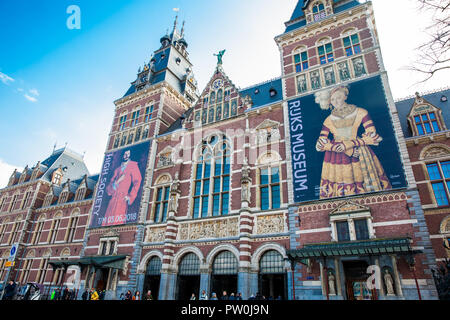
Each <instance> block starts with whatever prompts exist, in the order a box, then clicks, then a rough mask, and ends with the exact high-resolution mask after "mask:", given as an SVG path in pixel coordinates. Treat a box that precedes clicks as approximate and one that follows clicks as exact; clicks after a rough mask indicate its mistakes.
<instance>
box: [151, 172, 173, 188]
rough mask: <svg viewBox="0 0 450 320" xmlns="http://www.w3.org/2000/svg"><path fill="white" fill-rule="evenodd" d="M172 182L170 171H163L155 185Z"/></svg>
mask: <svg viewBox="0 0 450 320" xmlns="http://www.w3.org/2000/svg"><path fill="white" fill-rule="evenodd" d="M170 182H172V177H171V176H170V174H168V173H163V174H162V175H160V176H159V177H158V178H157V179H156V180H155V186H157V185H162V184H167V183H170Z"/></svg>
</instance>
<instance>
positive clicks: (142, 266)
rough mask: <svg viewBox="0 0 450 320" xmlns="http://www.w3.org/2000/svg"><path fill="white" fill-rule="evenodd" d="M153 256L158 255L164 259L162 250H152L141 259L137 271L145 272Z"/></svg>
mask: <svg viewBox="0 0 450 320" xmlns="http://www.w3.org/2000/svg"><path fill="white" fill-rule="evenodd" d="M153 257H158V258H159V259H161V261H162V260H163V254H162V252H161V251H159V250H152V251H150V252H147V253H146V254H145V256H143V257H142V259H141V263H140V264H139V266H138V269H137V273H141V274H142V273H145V269H146V268H147V264H148V262H149V261H150V259H151V258H153Z"/></svg>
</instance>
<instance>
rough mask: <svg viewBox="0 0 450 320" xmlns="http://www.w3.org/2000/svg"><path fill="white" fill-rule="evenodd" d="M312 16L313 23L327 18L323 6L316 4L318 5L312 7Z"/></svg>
mask: <svg viewBox="0 0 450 320" xmlns="http://www.w3.org/2000/svg"><path fill="white" fill-rule="evenodd" d="M313 16H314V21H319V20H322V19H323V18H325V17H326V16H327V13H326V12H325V6H324V5H323V3H318V4H316V5H314V7H313Z"/></svg>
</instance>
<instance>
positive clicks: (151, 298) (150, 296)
mask: <svg viewBox="0 0 450 320" xmlns="http://www.w3.org/2000/svg"><path fill="white" fill-rule="evenodd" d="M144 300H153V296H152V292H151V291H150V290H148V291H147V294H146V295H145V296H144Z"/></svg>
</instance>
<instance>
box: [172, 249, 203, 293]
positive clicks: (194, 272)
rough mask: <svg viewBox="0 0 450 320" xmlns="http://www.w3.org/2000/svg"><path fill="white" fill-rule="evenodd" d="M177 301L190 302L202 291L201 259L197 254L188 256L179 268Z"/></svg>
mask: <svg viewBox="0 0 450 320" xmlns="http://www.w3.org/2000/svg"><path fill="white" fill-rule="evenodd" d="M177 283H178V286H177V294H176V297H177V300H189V299H190V297H191V296H192V294H193V293H195V295H196V296H197V297H198V293H199V290H200V259H199V258H198V257H197V255H196V254H195V253H192V252H191V253H188V254H186V255H185V256H184V257H183V259H182V260H181V262H180V264H179V266H178V281H177Z"/></svg>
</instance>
